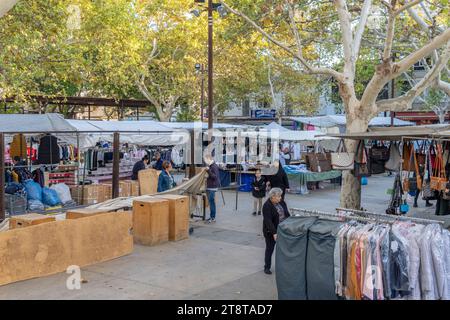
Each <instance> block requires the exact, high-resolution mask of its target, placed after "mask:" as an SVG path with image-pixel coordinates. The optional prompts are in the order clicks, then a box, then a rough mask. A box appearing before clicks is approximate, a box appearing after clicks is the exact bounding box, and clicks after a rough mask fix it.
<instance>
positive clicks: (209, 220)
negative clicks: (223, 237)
mask: <svg viewBox="0 0 450 320" xmlns="http://www.w3.org/2000/svg"><path fill="white" fill-rule="evenodd" d="M212 221H213V220H212V219H211V218H209V219H208V220H206V221H205V223H208V224H209V223H211V222H212Z"/></svg>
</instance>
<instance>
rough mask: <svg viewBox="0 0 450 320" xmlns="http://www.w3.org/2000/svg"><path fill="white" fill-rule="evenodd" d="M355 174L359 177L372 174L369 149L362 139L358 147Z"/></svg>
mask: <svg viewBox="0 0 450 320" xmlns="http://www.w3.org/2000/svg"><path fill="white" fill-rule="evenodd" d="M353 175H354V176H355V177H357V178H361V177H370V176H371V173H370V167H369V161H368V156H367V149H366V147H365V146H364V140H361V141H360V142H359V143H358V146H357V147H356V153H355V165H354V169H353Z"/></svg>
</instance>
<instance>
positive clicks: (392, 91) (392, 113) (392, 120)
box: [390, 53, 395, 127]
mask: <svg viewBox="0 0 450 320" xmlns="http://www.w3.org/2000/svg"><path fill="white" fill-rule="evenodd" d="M392 62H395V53H393V54H392ZM394 82H395V80H394V79H392V80H391V99H394V94H395V88H394ZM390 114H391V127H393V126H394V117H395V112H394V111H391V112H390Z"/></svg>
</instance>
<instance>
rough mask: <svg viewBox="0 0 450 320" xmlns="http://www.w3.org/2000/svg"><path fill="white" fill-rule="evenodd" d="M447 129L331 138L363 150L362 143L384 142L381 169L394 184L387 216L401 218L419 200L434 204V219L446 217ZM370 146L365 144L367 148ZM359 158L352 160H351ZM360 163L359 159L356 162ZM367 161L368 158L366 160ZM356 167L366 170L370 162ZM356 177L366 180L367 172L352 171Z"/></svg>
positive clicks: (379, 131)
mask: <svg viewBox="0 0 450 320" xmlns="http://www.w3.org/2000/svg"><path fill="white" fill-rule="evenodd" d="M449 131H450V126H449V125H447V124H441V125H425V126H415V127H408V128H371V129H369V131H368V132H361V133H352V134H339V135H333V136H335V137H340V138H345V139H353V140H359V141H360V142H359V143H358V147H359V148H360V150H365V149H366V147H367V146H368V144H367V143H365V141H388V142H389V147H388V148H387V147H386V148H387V153H386V154H387V161H386V162H385V165H384V167H385V169H386V170H388V171H391V172H395V174H396V176H395V181H394V185H393V187H392V189H390V190H388V191H389V193H390V194H391V201H390V204H389V207H388V208H387V210H386V211H387V213H390V214H397V215H398V214H401V213H406V212H408V211H409V205H410V204H411V203H413V204H414V205H416V204H417V199H418V198H419V197H420V198H422V199H423V200H426V201H427V203H428V201H430V200H437V205H436V212H435V213H436V215H447V214H450V206H449V199H450V194H449V193H448V189H450V188H449V186H450V185H448V182H449V181H448V177H449V174H450V171H449V169H450V165H449V156H448V155H449V153H450V143H449V141H450V136H449V135H448V133H449ZM370 146H371V145H370V144H369V147H370ZM385 150H386V149H385ZM358 157H359V156H355V159H356V158H358ZM360 159H361V158H360ZM369 159H370V158H369ZM356 161H357V160H355V163H358V165H360V164H363V166H364V167H366V168H369V169H370V162H366V163H362V162H361V161H360V160H358V162H356ZM353 173H354V174H355V175H356V176H364V177H368V176H370V175H371V172H370V170H368V171H366V172H365V173H363V174H362V175H359V174H358V172H355V170H353Z"/></svg>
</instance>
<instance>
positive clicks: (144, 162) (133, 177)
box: [131, 155, 148, 180]
mask: <svg viewBox="0 0 450 320" xmlns="http://www.w3.org/2000/svg"><path fill="white" fill-rule="evenodd" d="M147 164H148V156H147V155H146V156H144V157H143V158H142V160H139V161H138V162H136V163H135V164H134V166H133V174H132V175H131V180H138V179H139V175H138V173H139V171H141V170H144V169H145V168H146V167H147Z"/></svg>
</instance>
